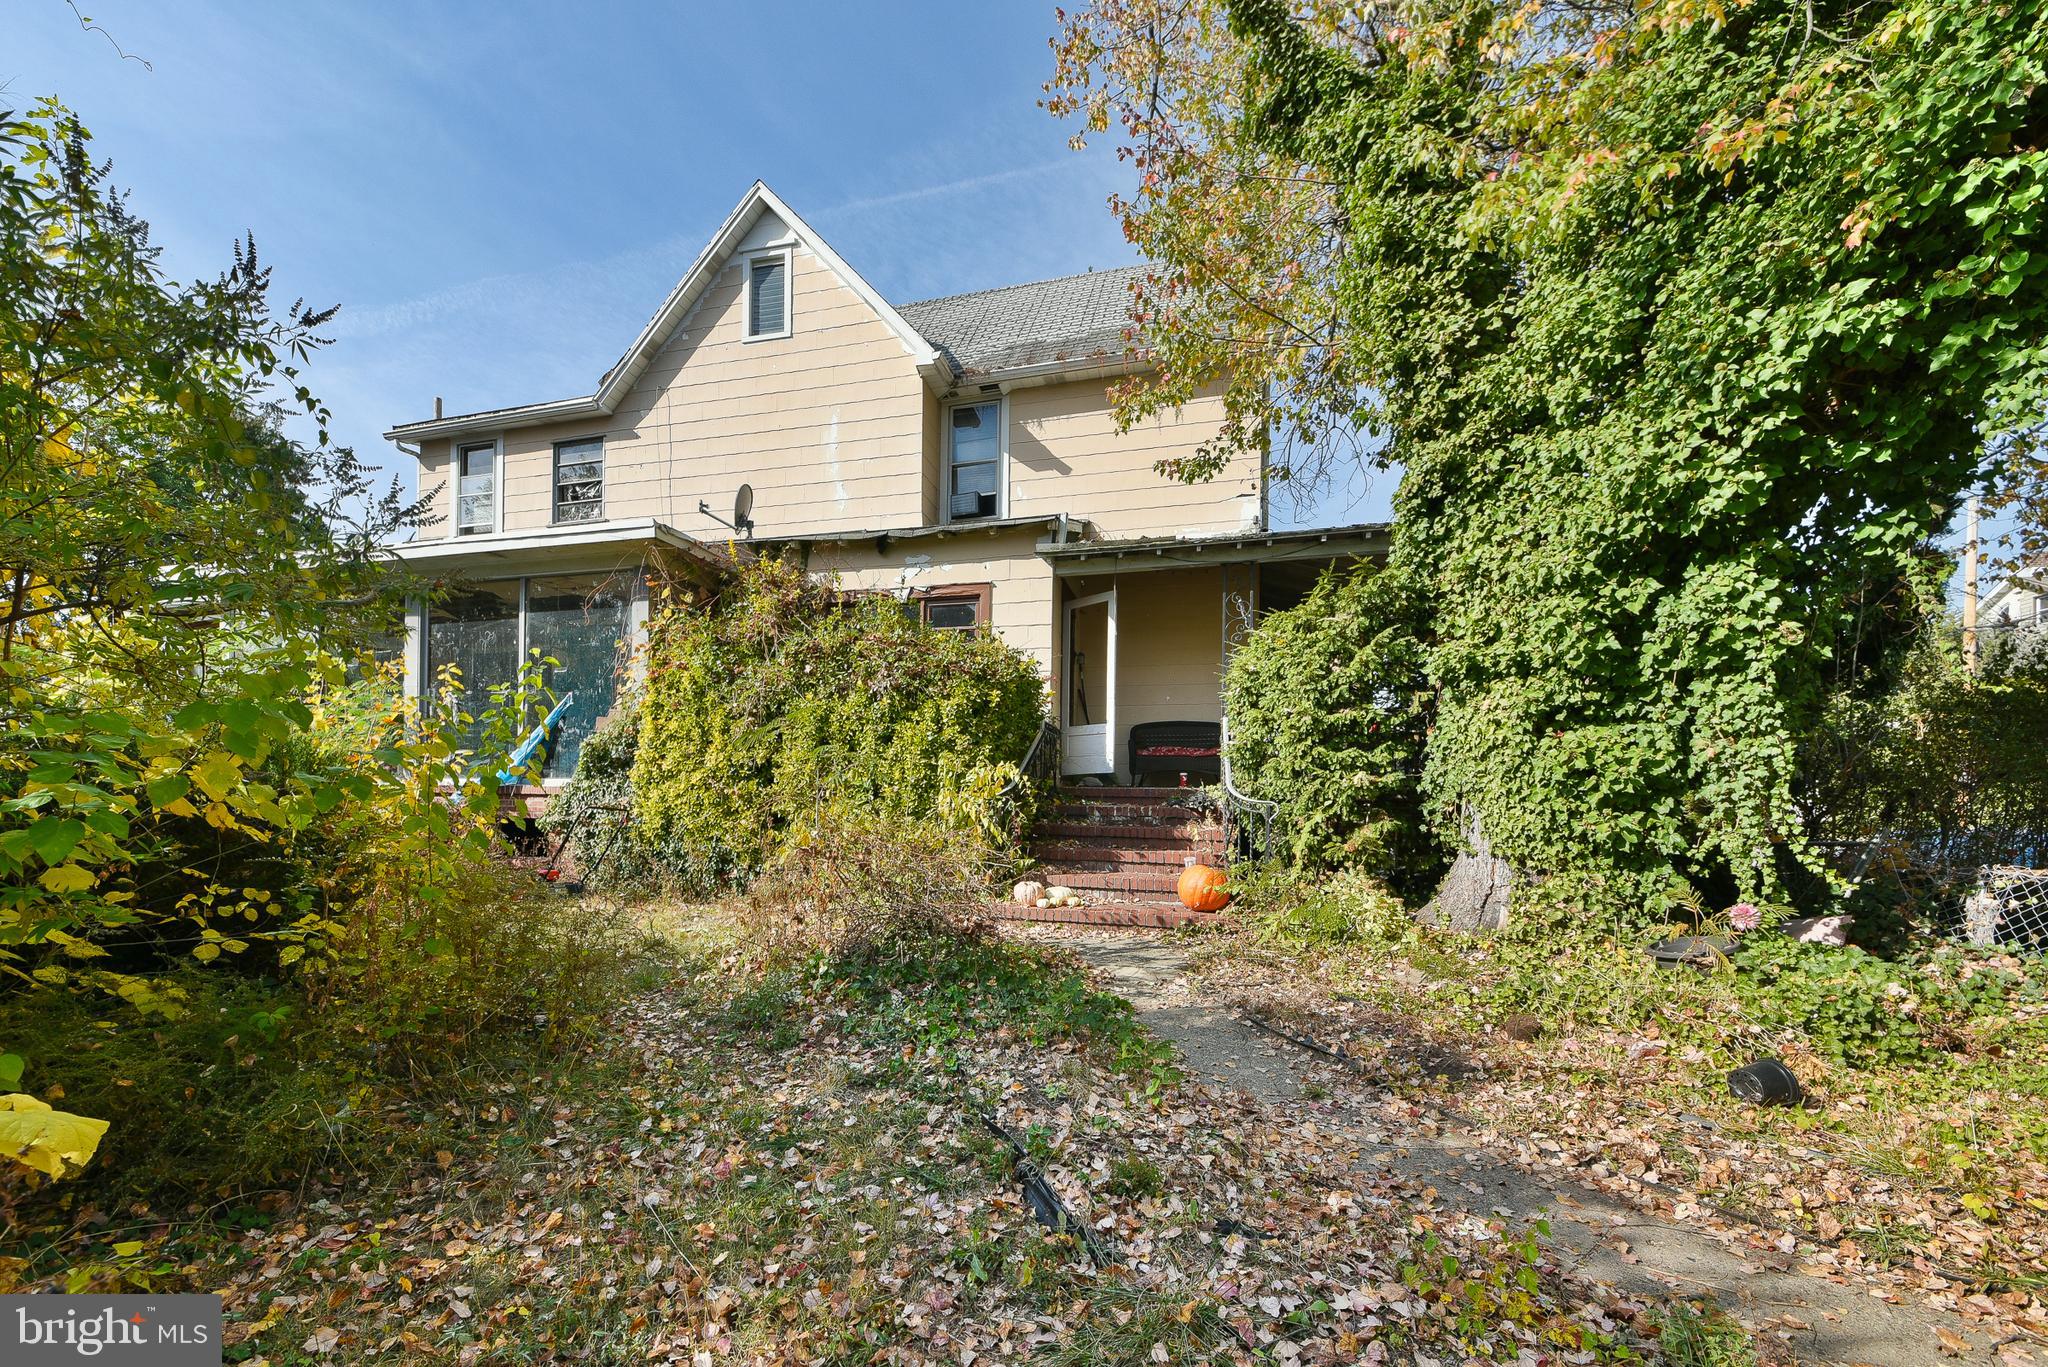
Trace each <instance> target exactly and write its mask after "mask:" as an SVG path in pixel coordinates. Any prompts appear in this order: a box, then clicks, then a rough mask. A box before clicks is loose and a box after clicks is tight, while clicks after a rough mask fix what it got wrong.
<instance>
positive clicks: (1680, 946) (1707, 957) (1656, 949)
mask: <svg viewBox="0 0 2048 1367" xmlns="http://www.w3.org/2000/svg"><path fill="white" fill-rule="evenodd" d="M1734 947H1735V941H1734V939H1733V938H1732V937H1731V936H1727V935H1674V936H1672V937H1671V938H1670V939H1668V940H1659V941H1658V942H1657V943H1656V944H1654V945H1651V946H1650V947H1649V949H1648V950H1647V951H1645V952H1646V953H1648V954H1649V956H1650V957H1651V958H1652V959H1655V960H1656V961H1657V967H1659V968H1712V967H1714V966H1715V965H1716V964H1721V963H1726V962H1727V960H1728V951H1729V950H1731V949H1733V948H1734Z"/></svg>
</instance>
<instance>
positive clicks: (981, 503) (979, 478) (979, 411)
mask: <svg viewBox="0 0 2048 1367" xmlns="http://www.w3.org/2000/svg"><path fill="white" fill-rule="evenodd" d="M948 414H949V416H948V417H947V419H946V520H947V521H949V522H961V521H964V520H966V519H968V518H975V517H994V516H995V515H996V510H997V508H998V506H999V504H1000V500H999V499H998V498H997V496H996V492H997V486H998V484H999V482H1000V478H1001V473H1002V463H1003V432H1002V418H1003V406H1002V404H1001V403H999V402H998V401H996V400H994V399H991V400H989V401H988V402H987V403H963V404H960V405H959V406H958V407H955V408H952V409H950V410H948Z"/></svg>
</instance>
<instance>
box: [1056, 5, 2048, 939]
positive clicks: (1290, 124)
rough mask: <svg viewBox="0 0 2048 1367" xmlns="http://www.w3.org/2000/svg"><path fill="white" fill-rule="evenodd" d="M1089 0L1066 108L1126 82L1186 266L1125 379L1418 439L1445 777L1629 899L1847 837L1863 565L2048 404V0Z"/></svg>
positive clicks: (1159, 250) (1768, 877)
mask: <svg viewBox="0 0 2048 1367" xmlns="http://www.w3.org/2000/svg"><path fill="white" fill-rule="evenodd" d="M1090 10H1091V13H1090V15H1089V17H1088V18H1087V19H1085V20H1081V21H1076V27H1075V28H1073V29H1072V30H1071V32H1072V33H1073V34H1074V35H1075V36H1074V39H1073V41H1071V42H1070V43H1069V44H1068V45H1067V46H1066V47H1065V48H1063V49H1059V50H1058V52H1059V55H1058V58H1057V60H1058V61H1059V62H1060V67H1059V70H1058V73H1057V80H1058V83H1059V85H1060V92H1059V99H1058V100H1057V101H1056V102H1055V108H1056V109H1057V110H1059V111H1061V112H1075V113H1079V114H1082V115H1084V116H1085V117H1086V118H1087V120H1088V123H1089V127H1090V128H1091V129H1093V130H1101V129H1104V128H1107V127H1112V126H1115V124H1116V123H1117V122H1119V121H1120V122H1121V123H1122V125H1123V127H1124V128H1125V130H1126V131H1127V132H1128V134H1129V141H1130V142H1131V143H1132V144H1133V149H1132V150H1133V154H1134V156H1135V158H1136V164H1137V165H1139V166H1141V167H1143V168H1144V176H1143V181H1142V184H1141V187H1140V189H1139V190H1138V192H1137V193H1136V194H1135V195H1134V196H1133V197H1132V199H1131V200H1129V201H1128V202H1121V201H1120V207H1121V210H1122V212H1123V214H1124V218H1125V227H1126V230H1127V232H1128V233H1129V234H1130V236H1131V238H1132V240H1133V241H1134V242H1136V243H1137V244H1138V245H1139V246H1140V248H1141V249H1143V250H1144V251H1146V252H1147V254H1148V255H1149V256H1151V257H1152V258H1153V259H1154V260H1155V261H1157V262H1158V263H1159V265H1158V267H1157V269H1156V270H1155V271H1154V272H1153V279H1152V280H1151V281H1150V283H1149V284H1148V286H1147V288H1146V291H1145V297H1144V299H1143V300H1141V303H1142V304H1143V305H1144V307H1143V308H1142V309H1141V317H1140V322H1141V325H1142V327H1143V331H1144V335H1145V341H1146V343H1147V345H1148V346H1149V347H1150V348H1151V349H1152V352H1153V354H1154V355H1155V357H1157V359H1158V366H1157V368H1156V375H1157V376H1158V378H1157V380H1156V381H1153V380H1147V381H1145V382H1144V383H1142V384H1139V385H1135V386H1131V387H1127V389H1126V390H1125V391H1120V393H1121V394H1122V401H1123V412H1124V416H1125V417H1126V418H1127V419H1131V418H1135V417H1141V416H1143V415H1144V414H1145V413H1146V412H1148V411H1150V410H1149V408H1148V403H1157V402H1165V401H1168V400H1171V399H1173V398H1175V397H1176V396H1178V395H1180V394H1183V393H1186V392H1192V391H1193V390H1194V389H1196V388H1198V387H1199V386H1201V385H1204V384H1210V383H1219V382H1221V377H1223V376H1226V375H1233V376H1235V375H1250V376H1252V377H1253V378H1254V379H1256V380H1258V381H1259V383H1258V384H1257V385H1256V386H1248V385H1246V384H1240V383H1233V384H1232V385H1231V387H1230V389H1229V394H1230V396H1231V399H1232V402H1233V403H1234V405H1235V406H1234V407H1233V410H1232V427H1231V429H1230V430H1231V432H1233V433H1235V434H1237V435H1238V436H1240V437H1242V438H1244V439H1245V440H1246V441H1248V442H1249V441H1255V440H1257V438H1258V436H1259V435H1260V434H1261V433H1262V432H1264V431H1266V430H1268V428H1269V425H1270V424H1272V423H1279V424H1280V425H1281V427H1282V429H1283V430H1284V431H1285V432H1287V433H1288V434H1289V435H1290V436H1293V435H1296V434H1302V433H1305V434H1306V435H1307V436H1309V437H1311V438H1313V437H1315V436H1316V435H1317V434H1318V433H1327V432H1329V431H1331V430H1341V431H1360V430H1366V431H1371V432H1373V433H1375V434H1378V435H1380V436H1384V437H1385V438H1387V439H1388V440H1387V444H1386V445H1385V447H1384V455H1383V457H1382V458H1384V459H1388V460H1393V461H1398V462H1400V463H1401V465H1402V468H1403V475H1402V479H1401V483H1400V486H1399V490H1398V493H1397V495H1396V498H1395V513H1396V518H1395V522H1394V532H1393V555H1392V563H1393V566H1394V568H1395V569H1396V570H1397V571H1400V572H1402V573H1405V574H1407V575H1410V576H1412V577H1413V580H1414V582H1415V584H1416V585H1417V587H1418V591H1419V592H1420V593H1421V594H1422V595H1423V596H1424V598H1425V600H1426V601H1427V602H1428V604H1429V607H1430V611H1431V614H1432V619H1433V628H1434V630H1433V636H1432V647H1431V651H1430V658H1429V671H1430V675H1431V678H1432V680H1433V682H1434V683H1435V684H1436V686H1437V687H1438V689H1439V705H1438V708H1437V712H1436V715H1435V719H1434V729H1433V731H1432V733H1431V735H1430V738H1429V742H1428V745H1427V756H1426V761H1427V762H1426V765H1425V770H1424V788H1425V791H1426V792H1427V793H1428V795H1429V796H1430V798H1431V800H1432V806H1433V810H1434V813H1435V814H1436V815H1438V816H1439V817H1440V818H1442V819H1445V820H1446V821H1448V820H1450V819H1451V818H1453V817H1454V816H1456V815H1459V814H1461V813H1465V812H1470V813H1472V814H1473V815H1475V816H1476V817H1477V818H1478V822H1479V827H1480V830H1481V832H1482V833H1483V835H1484V836H1485V837H1486V839H1487V840H1488V841H1489V842H1490V844H1491V846H1492V848H1493V850H1494V852H1495V853H1497V854H1499V855H1501V856H1503V857H1504V858H1506V859H1507V860H1509V861H1510V862H1512V863H1513V864H1515V865H1517V866H1518V867H1520V868H1522V869H1524V870H1525V871H1528V872H1530V873H1533V874H1536V875H1544V876H1553V875H1566V877H1565V878H1563V879H1561V880H1560V879H1558V878H1555V877H1552V878H1551V880H1550V881H1551V883H1552V884H1553V885H1559V884H1569V885H1570V886H1572V887H1574V888H1576V889H1579V890H1581V891H1582V892H1583V894H1584V895H1585V897H1586V898H1587V899H1588V901H1589V902H1590V903H1591V904H1593V905H1594V906H1596V907H1598V908H1599V909H1601V910H1613V909H1620V910H1628V911H1639V910H1640V909H1641V908H1643V907H1644V906H1645V905H1646V904H1647V903H1649V902H1650V901H1652V900H1653V899H1654V898H1655V897H1656V895H1657V894H1658V892H1659V890H1660V889H1662V888H1664V887H1665V886H1667V885H1668V883H1669V881H1670V880H1671V878H1672V877H1673V875H1674V874H1678V875H1682V876H1685V877H1687V878H1689V879H1691V880H1693V881H1695V882H1696V883H1699V884H1702V885H1709V886H1714V887H1716V888H1720V887H1726V888H1728V889H1729V890H1730V892H1731V893H1733V894H1736V895H1745V896H1748V897H1750V898H1752V899H1754V900H1776V899H1777V898H1778V896H1779V895H1781V893H1782V892H1783V889H1784V875H1785V871H1786V870H1787V868H1788V867H1790V866H1803V867H1804V868H1805V869H1807V870H1808V871H1809V872H1813V873H1818V871H1819V869H1820V865H1821V861H1820V860H1819V859H1818V857H1817V855H1816V852H1815V851H1814V850H1813V849H1812V847H1811V846H1810V845H1809V844H1808V841H1807V837H1806V832H1805V830H1804V828H1803V824H1802V819H1801V817H1802V814H1801V811H1800V809H1799V805H1798V802H1797V801H1796V799H1795V783H1796V780H1797V776H1798V769H1799V753H1798V750H1799V747H1798V738H1799V737H1800V736H1801V735H1802V734H1803V733H1805V732H1806V731H1807V730H1808V729H1809V728H1810V727H1811V726H1812V725H1813V723H1814V722H1815V720H1816V718H1817V717H1818V715H1819V713H1820V710H1821V707H1822V703H1823V699H1824V697H1825V694H1826V691H1827V689H1828V687H1829V685H1830V683H1831V681H1832V680H1831V674H1830V669H1831V665H1832V663H1833V661H1834V660H1835V659H1836V658H1837V646H1838V644H1839V643H1840V642H1841V641H1842V640H1843V639H1844V637H1845V636H1846V635H1847V633H1849V632H1850V631H1851V630H1853V629H1854V623H1855V620H1856V616H1857V605H1858V604H1859V603H1860V602H1861V601H1862V600H1863V598H1864V596H1865V595H1866V593H1867V591H1868V589H1869V586H1871V585H1875V584H1888V583H1894V582H1897V581H1899V580H1901V579H1902V578H1907V577H1911V575H1912V574H1913V573H1914V572H1915V571H1916V570H1917V568H1918V565H1919V562H1920V558H1921V556H1922V553H1923V549H1924V547H1925V546H1926V545H1927V543H1928V542H1929V541H1930V540H1931V539H1932V538H1934V537H1936V536H1938V535H1939V534H1940V533H1941V532H1942V531H1943V530H1944V529H1945V528H1946V527H1947V526H1948V524H1949V522H1950V521H1951V519H1952V517H1953V516H1954V514H1955V512H1956V510H1957V509H1958V507H1959V506H1960V505H1961V502H1962V500H1963V498H1964V496H1965V495H1966V494H1967V493H1968V491H1970V490H1971V489H1972V488H1973V487H1977V486H1979V485H1980V484H1981V482H1982V481H1983V480H1984V479H1985V478H1986V477H1987V475H1988V474H1989V473H1990V472H1991V471H1993V470H1994V469H1996V468H1998V467H1999V466H2000V464H2001V456H2002V454H2003V453H2004V452H2005V450H2006V448H2007V447H2009V446H2010V445H2012V444H2013V443H2015V442H2018V441H2022V440H2024V439H2025V438H2026V436H2027V435H2028V434H2029V433H2030V432H2031V431H2032V430H2033V429H2035V428H2036V427H2037V426H2038V425H2039V423H2040V421H2041V414H2042V412H2043V409H2044V405H2048V348H2044V343H2043V340H2042V339H2043V338H2044V337H2048V250H2044V247H2043V243H2044V230H2048V11H2044V10H2043V9H2042V7H2041V6H2039V5H2012V4H1969V3H1962V0H1879V2H1878V3H1861V2H1860V0H1859V2H1857V3H1851V2H1850V0H1813V2H1812V3H1808V0H1755V2H1754V3H1749V4H1743V5H1722V4H1718V3H1711V0H1674V2H1673V3H1670V4H1660V5H1656V6H1641V5H1632V4H1625V3H1591V4H1581V3H1566V2H1565V0H1538V2H1537V3H1535V4H1533V5H1530V4H1523V3H1519V0H1516V2H1514V3H1511V2H1510V0H1429V2H1428V3H1420V4H1412V5H1409V4H1404V5H1398V6H1392V7H1388V6H1377V5H1374V6H1357V5H1351V4H1346V3H1343V2H1342V0H1207V2H1206V3H1204V2H1203V0H1195V3H1191V4H1187V5H1176V6H1172V7H1167V6H1162V5H1158V4H1140V3H1135V2H1133V3H1109V0H1101V2H1100V3H1097V4H1095V5H1093V6H1091V7H1090ZM1219 13H1220V14H1221V16H1223V18H1224V19H1225V20H1227V23H1218V22H1217V21H1216V17H1217V16H1218V14H1219ZM1188 15H1193V16H1195V17H1194V18H1189V17H1186V16H1188ZM1148 64H1149V65H1148ZM1272 242H1277V243H1279V244H1282V246H1283V247H1284V248H1285V251H1284V252H1283V253H1282V255H1281V256H1280V257H1279V259H1275V256H1274V253H1273V252H1272V251H1271V250H1270V249H1269V248H1268V246H1267V245H1266V244H1268V243H1272ZM1303 282H1306V283H1303ZM1133 390H1136V391H1139V392H1132V391H1133ZM1148 396H1150V397H1149V398H1148ZM1304 396H1306V397H1304ZM1304 404H1307V405H1309V411H1306V412H1304V411H1303V408H1304ZM1261 419H1264V421H1260V420H1261ZM1221 454H1226V453H1219V452H1215V451H1210V452H1207V453H1206V455H1207V458H1206V459H1202V460H1193V461H1188V462H1181V463H1179V464H1178V465H1177V466H1176V472H1177V473H1180V474H1182V475H1184V476H1187V477H1191V478H1202V477H1207V476H1209V475H1212V474H1214V473H1215V472H1216V470H1217V469H1218V461H1219V460H1220V457H1221ZM1288 459H1289V460H1294V459H1296V456H1295V455H1293V454H1290V455H1289V457H1288ZM1339 473H1341V472H1339ZM1532 885H1533V883H1532V882H1531V881H1529V880H1525V881H1524V883H1523V884H1522V886H1524V887H1527V886H1532Z"/></svg>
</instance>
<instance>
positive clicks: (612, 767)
mask: <svg viewBox="0 0 2048 1367" xmlns="http://www.w3.org/2000/svg"><path fill="white" fill-rule="evenodd" d="M639 748H640V699H639V697H638V696H637V695H630V696H627V697H624V698H621V699H620V700H619V705H618V706H617V707H615V708H614V709H613V710H612V713H611V715H610V716H609V717H607V718H606V719H605V722H604V725H602V726H600V727H598V728H597V730H596V731H594V732H592V733H591V734H590V736H589V738H588V739H586V740H585V741H584V742H583V750H582V752H581V753H580V754H579V755H578V757H577V760H576V772H575V773H574V774H573V775H571V776H570V778H569V781H568V782H567V783H565V784H564V785H562V788H561V790H560V791H559V792H557V793H556V794H555V795H554V798H553V800H551V801H550V802H549V803H548V809H547V812H546V814H545V815H543V816H542V817H541V819H540V824H541V826H542V828H543V829H545V830H546V831H548V832H549V833H550V834H552V835H554V836H556V837H558V838H566V840H567V842H568V844H567V846H566V850H567V858H568V860H569V862H570V863H572V864H573V865H574V866H575V869H576V876H577V877H578V878H579V879H581V880H582V882H583V884H584V886H585V887H588V888H590V889H592V890H593V891H599V892H610V893H617V894H634V893H649V892H655V891H659V890H661V889H662V888H664V887H666V886H668V885H669V884H670V883H672V882H675V883H682V884H689V883H691V882H703V881H710V880H708V879H705V878H702V877H699V878H695V879H693V878H691V877H689V876H688V874H687V872H685V873H684V874H683V875H682V876H680V877H679V876H678V875H677V874H676V873H675V872H673V871H674V870H677V869H686V861H687V859H688V851H686V850H674V849H664V848H662V847H660V846H658V845H656V844H655V843H654V842H653V841H651V840H649V839H647V838H645V837H643V836H641V835H640V834H639V833H637V832H635V831H634V829H633V821H632V817H633V761H634V757H635V755H636V754H637V753H638V751H639Z"/></svg>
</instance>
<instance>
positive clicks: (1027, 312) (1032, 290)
mask: <svg viewBox="0 0 2048 1367" xmlns="http://www.w3.org/2000/svg"><path fill="white" fill-rule="evenodd" d="M1144 274H1145V268H1144V267H1143V266H1120V267H1118V268H1116V269H1114V270H1106V271H1087V272H1084V273H1082V274H1080V275H1064V276H1061V277H1059V278H1058V279H1056V280H1038V281H1034V282H1032V283H1031V284H1028V285H1006V286H1004V287H1003V288H1001V289H993V290H978V291H976V292H975V293H972V294H951V295H947V296H946V297H945V298H943V299H926V300H923V301H921V302H919V303H915V304H905V305H903V307H902V308H900V309H899V310H897V312H899V313H900V314H901V315H902V316H903V317H904V319H905V320H907V321H908V322H909V323H910V325H911V326H912V327H915V328H916V329H917V330H918V332H920V333H921V334H923V335H924V337H925V338H926V339H928V340H929V341H930V342H931V344H932V346H934V347H936V348H937V349H938V351H939V353H940V354H941V355H943V356H944V357H945V358H946V359H947V360H948V361H950V362H951V363H952V365H953V368H954V370H955V371H956V372H957V373H959V374H962V375H979V374H988V373H990V372H993V371H999V370H1023V369H1029V368H1032V367H1036V366H1047V365H1055V364H1061V363H1066V362H1072V361H1078V360H1085V359H1095V360H1100V361H1105V362H1108V361H1118V360H1122V359H1123V358H1124V357H1125V356H1126V355H1127V354H1129V352H1130V351H1131V349H1132V343H1131V340H1130V337H1129V334H1130V332H1131V330H1132V327H1133V324H1132V321H1131V286H1132V285H1133V284H1135V283H1136V282H1137V281H1139V280H1140V279H1142V278H1143V277H1144Z"/></svg>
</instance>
